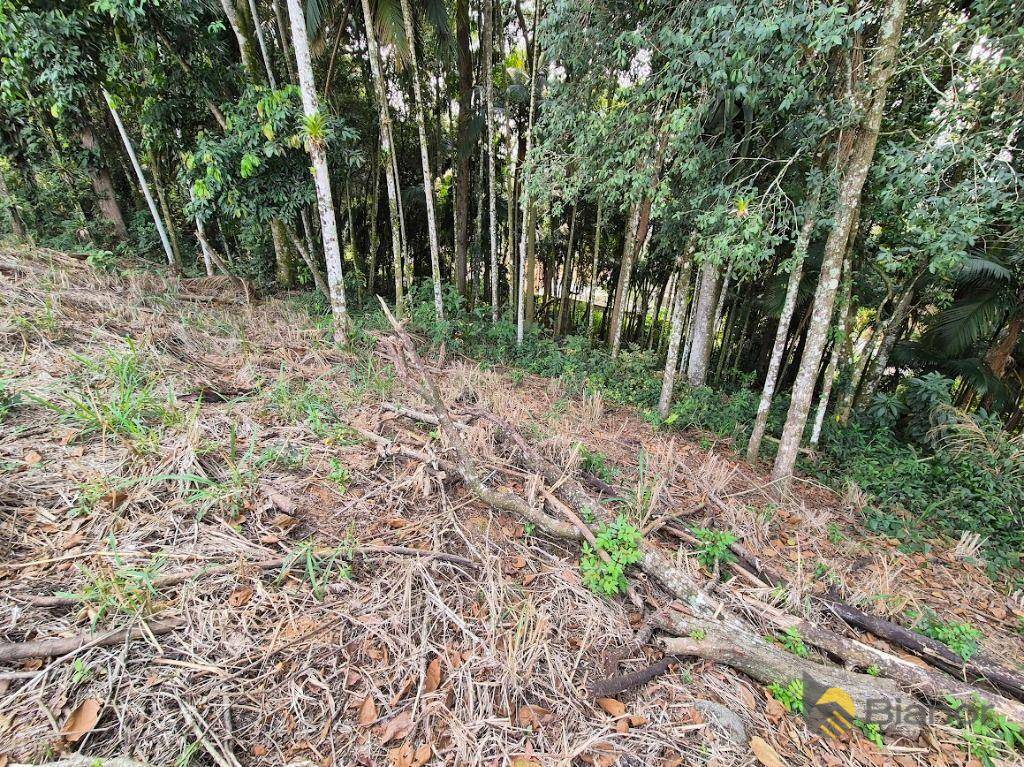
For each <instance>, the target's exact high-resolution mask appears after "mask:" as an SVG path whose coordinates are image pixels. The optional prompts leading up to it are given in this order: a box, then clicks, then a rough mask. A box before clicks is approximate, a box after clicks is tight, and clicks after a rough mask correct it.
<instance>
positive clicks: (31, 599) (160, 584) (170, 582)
mask: <svg viewBox="0 0 1024 767" xmlns="http://www.w3.org/2000/svg"><path fill="white" fill-rule="evenodd" d="M317 553H330V554H335V553H336V554H340V555H341V556H343V557H347V558H350V559H351V558H354V557H356V556H370V555H373V554H395V555H399V556H410V557H423V558H426V559H438V560H441V561H442V562H450V563H452V564H455V565H462V566H464V567H476V566H477V564H476V562H474V561H473V560H471V559H466V558H465V557H460V556H458V555H457V554H446V553H444V552H441V551H424V550H421V549H413V548H410V547H408V546H357V547H355V548H351V549H348V548H344V549H341V550H337V549H324V550H323V551H322V552H317ZM289 559H291V557H274V558H272V559H263V560H260V561H257V562H246V561H239V562H232V563H229V564H222V565H209V566H206V567H198V568H196V569H195V570H188V571H186V572H183V573H174V574H173V575H164V576H161V577H159V578H154V579H153V580H152V582H151V584H150V585H151V586H152V587H153V588H155V589H160V588H169V587H171V586H180V585H181V584H182V583H185V582H187V581H191V580H193V579H195V578H200V577H202V576H205V575H220V574H222V573H230V572H233V571H235V570H238V569H241V568H244V567H251V568H255V569H257V570H273V569H274V568H276V567H284V565H285V564H287V563H288V561H289ZM24 601H25V602H27V603H28V604H31V605H34V606H36V607H51V608H52V607H74V606H75V605H78V604H81V603H82V599H80V598H79V597H77V596H74V595H70V596H66V595H54V596H37V595H30V596H27V597H24Z"/></svg>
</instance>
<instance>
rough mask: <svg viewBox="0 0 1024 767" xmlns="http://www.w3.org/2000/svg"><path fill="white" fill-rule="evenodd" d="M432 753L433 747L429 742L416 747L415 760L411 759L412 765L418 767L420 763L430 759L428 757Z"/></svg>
mask: <svg viewBox="0 0 1024 767" xmlns="http://www.w3.org/2000/svg"><path fill="white" fill-rule="evenodd" d="M433 755H434V749H433V747H432V746H431V745H430V744H429V743H424V744H423V745H422V746H420V747H419V748H417V749H416V754H415V757H416V758H415V760H414V761H413V765H414V767H419V765H421V764H426V763H427V762H429V761H430V757H431V756H433Z"/></svg>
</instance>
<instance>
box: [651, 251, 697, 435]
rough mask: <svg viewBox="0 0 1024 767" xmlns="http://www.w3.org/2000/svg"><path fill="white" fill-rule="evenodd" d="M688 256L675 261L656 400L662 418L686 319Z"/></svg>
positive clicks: (666, 410)
mask: <svg viewBox="0 0 1024 767" xmlns="http://www.w3.org/2000/svg"><path fill="white" fill-rule="evenodd" d="M688 256H689V254H688V253H683V254H680V256H679V258H678V260H677V261H676V269H677V271H678V274H679V277H678V278H677V279H678V282H677V283H676V297H675V301H674V302H673V306H672V320H671V330H670V331H669V337H668V353H667V354H666V355H665V372H664V373H663V374H662V379H661V397H660V398H659V399H658V415H660V416H661V417H662V418H667V417H668V409H669V407H670V406H671V405H672V389H673V388H674V387H675V383H676V360H677V359H678V357H679V341H680V339H681V338H682V337H683V321H684V320H685V319H686V288H687V284H688V283H689V281H690V271H691V270H692V269H693V261H692V260H691V259H690V258H689V257H688ZM684 261H685V265H684Z"/></svg>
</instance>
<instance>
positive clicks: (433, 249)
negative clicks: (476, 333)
mask: <svg viewBox="0 0 1024 767" xmlns="http://www.w3.org/2000/svg"><path fill="white" fill-rule="evenodd" d="M401 5H402V19H403V21H404V22H405V36H406V37H407V38H408V40H409V61H410V63H411V64H412V94H413V111H414V112H415V114H416V130H417V131H418V132H419V136H420V161H421V163H422V165H423V195H424V197H425V198H426V203H427V238H428V240H429V241H430V274H431V277H432V278H433V280H434V311H435V312H436V313H437V318H438V319H439V320H443V319H444V300H443V299H442V297H441V253H440V249H439V247H438V244H437V220H436V218H435V217H434V177H433V174H431V172H430V154H429V152H428V151H427V124H426V120H425V119H424V117H423V94H422V92H421V90H420V66H419V62H418V61H417V58H416V31H415V30H414V29H413V24H412V10H411V9H410V8H409V0H401ZM467 182H468V179H460V180H459V183H467Z"/></svg>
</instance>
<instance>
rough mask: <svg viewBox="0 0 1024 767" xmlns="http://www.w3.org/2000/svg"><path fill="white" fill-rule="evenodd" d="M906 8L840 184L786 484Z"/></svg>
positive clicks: (872, 82)
mask: <svg viewBox="0 0 1024 767" xmlns="http://www.w3.org/2000/svg"><path fill="white" fill-rule="evenodd" d="M906 11H907V0H892V2H891V3H890V5H889V8H888V9H887V11H886V15H885V18H884V19H883V21H882V28H881V31H880V33H879V41H878V49H877V53H876V54H875V61H874V63H873V65H872V72H871V76H870V79H869V86H870V97H869V98H870V106H869V109H868V111H867V114H866V115H865V119H864V121H863V124H862V125H861V126H860V130H859V131H858V135H857V137H856V139H855V144H854V146H853V148H852V152H851V157H850V162H849V166H848V167H847V168H846V171H845V173H844V175H843V178H842V181H841V182H840V185H839V199H838V201H837V203H836V212H835V216H834V223H833V226H832V231H831V233H830V234H829V237H828V240H827V241H826V243H825V251H824V255H823V257H822V266H821V276H820V278H819V280H818V289H817V290H816V291H815V295H814V313H813V315H812V317H811V323H810V326H809V327H808V329H807V340H806V342H805V344H804V353H803V358H802V359H801V361H800V369H799V371H798V372H797V377H796V381H795V382H794V385H793V397H792V400H791V402H790V407H789V413H788V414H787V416H786V425H785V428H784V429H783V431H782V439H781V440H780V441H779V452H778V454H777V455H776V457H775V465H774V467H773V468H772V479H773V480H775V481H776V482H778V483H779V486H780V489H785V488H786V487H787V486H788V484H789V481H790V478H791V477H792V475H793V467H794V466H795V465H796V456H797V451H798V450H799V448H800V442H801V440H802V439H803V433H804V426H805V425H806V424H807V416H808V413H809V411H810V406H811V398H812V396H813V394H814V384H815V380H816V379H817V377H818V367H819V365H820V364H821V356H822V352H823V351H824V347H825V340H826V334H827V331H828V327H829V325H830V324H831V320H832V308H833V304H834V303H835V297H836V291H837V289H838V287H839V273H840V271H841V270H842V262H843V257H844V255H845V253H846V243H847V242H848V240H849V238H850V232H851V230H852V227H853V223H854V220H855V218H856V216H857V213H858V210H859V208H860V199H861V192H862V190H863V188H864V182H865V180H866V179H867V175H868V171H869V170H870V168H871V162H872V159H873V158H874V154H875V145H876V144H877V143H878V133H879V129H880V127H881V124H882V115H883V113H884V111H885V98H886V92H887V90H888V85H889V80H890V78H891V76H892V72H893V68H894V67H893V64H894V61H895V59H896V54H897V52H898V50H899V42H900V34H901V32H902V30H903V19H904V17H905V16H906Z"/></svg>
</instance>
